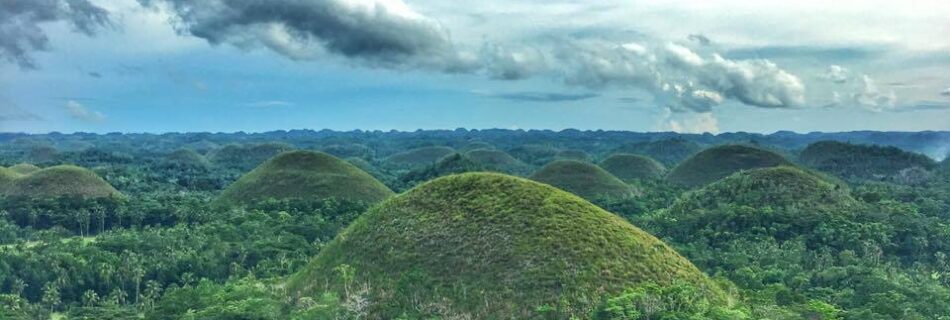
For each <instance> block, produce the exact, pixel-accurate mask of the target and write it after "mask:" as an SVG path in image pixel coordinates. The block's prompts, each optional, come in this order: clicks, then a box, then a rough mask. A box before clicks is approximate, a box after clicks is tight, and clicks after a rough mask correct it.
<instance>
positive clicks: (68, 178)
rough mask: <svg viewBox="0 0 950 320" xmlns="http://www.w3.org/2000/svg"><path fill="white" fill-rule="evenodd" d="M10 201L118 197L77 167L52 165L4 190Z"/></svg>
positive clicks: (106, 183) (118, 194) (113, 190)
mask: <svg viewBox="0 0 950 320" xmlns="http://www.w3.org/2000/svg"><path fill="white" fill-rule="evenodd" d="M5 194H6V196H8V197H11V198H36V199H41V198H42V199H46V198H58V197H82V198H108V197H114V196H120V195H121V194H120V193H119V191H117V190H115V188H113V187H112V186H111V185H109V183H108V182H106V181H105V180H103V179H102V178H100V177H99V176H98V175H97V174H96V173H95V172H92V171H90V170H88V169H85V168H80V167H76V166H68V165H62V166H55V167H49V168H45V169H42V170H40V171H37V172H34V173H31V174H28V175H25V176H22V177H20V178H18V179H16V180H14V181H13V184H12V185H11V186H10V187H9V188H7V190H6V192H5Z"/></svg>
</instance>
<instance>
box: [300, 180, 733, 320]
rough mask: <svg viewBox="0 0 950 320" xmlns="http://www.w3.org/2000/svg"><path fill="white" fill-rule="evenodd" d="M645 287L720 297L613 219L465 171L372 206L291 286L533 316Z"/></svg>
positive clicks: (460, 314) (445, 315) (467, 315)
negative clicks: (677, 286) (683, 288)
mask: <svg viewBox="0 0 950 320" xmlns="http://www.w3.org/2000/svg"><path fill="white" fill-rule="evenodd" d="M644 283H655V284H659V285H669V284H673V283H689V284H692V285H694V286H696V287H698V288H701V289H700V290H702V291H703V292H705V297H707V298H709V299H712V300H713V301H719V299H721V298H722V294H721V291H719V290H718V289H717V288H716V285H714V284H713V283H712V282H711V281H710V280H709V279H708V278H707V277H706V276H705V275H704V274H703V273H702V272H700V271H699V270H697V269H696V268H695V267H694V266H693V265H692V264H691V263H690V262H689V261H687V260H686V259H684V258H683V257H682V256H680V255H679V254H677V253H676V252H675V251H674V250H673V249H671V248H670V247H668V246H667V245H666V244H664V243H663V242H662V241H660V240H658V239H656V238H655V237H653V236H652V235H650V234H648V233H646V232H644V231H642V230H640V229H639V228H637V227H634V226H633V225H631V224H629V223H628V222H626V221H625V220H623V219H622V218H620V217H618V216H616V215H614V214H611V213H609V212H606V211H604V210H603V209H600V208H598V207H597V206H595V205H593V204H591V203H589V202H587V201H584V200H582V199H580V198H578V197H576V196H573V195H571V194H568V193H566V192H563V191H560V190H558V189H555V188H552V187H550V186H547V185H543V184H539V183H536V182H532V181H529V180H525V179H521V178H515V177H511V176H505V175H500V174H490V173H469V174H462V175H453V176H449V177H443V178H440V179H437V180H434V181H431V182H428V183H426V184H423V185H421V186H419V187H416V188H415V189H413V190H410V191H409V192H407V193H404V194H402V195H399V196H397V197H395V198H392V199H390V200H388V201H386V202H384V203H382V204H380V205H379V206H377V207H375V208H373V209H371V210H370V211H369V212H367V213H365V214H364V215H363V216H361V217H360V218H359V219H358V220H357V221H356V222H354V223H353V224H352V225H351V226H350V227H349V228H347V229H346V230H344V231H343V232H342V233H341V234H340V235H338V236H337V238H336V239H335V240H334V241H333V242H331V243H330V244H329V245H328V246H327V247H326V248H324V249H323V251H321V253H320V254H319V256H317V257H316V258H315V259H314V260H313V261H312V262H311V264H310V265H309V266H308V267H306V268H305V269H304V270H303V271H301V272H299V273H298V274H296V275H295V276H293V277H292V278H291V279H290V281H289V283H288V286H287V288H288V289H289V291H290V292H291V293H292V295H293V296H295V297H303V296H312V295H314V294H319V293H321V292H326V291H328V290H329V291H334V292H338V293H340V294H343V295H346V293H353V292H358V291H359V292H360V293H361V294H362V295H363V299H365V300H362V301H364V302H365V303H366V305H365V307H366V308H365V310H366V311H367V313H368V314H367V318H369V319H394V318H397V317H399V316H403V315H407V316H410V317H419V318H442V319H535V318H540V317H541V315H539V312H541V310H542V308H541V307H542V306H548V307H550V309H553V310H558V317H563V318H568V317H569V316H570V315H575V316H578V317H586V316H587V315H588V312H589V311H590V310H591V309H594V308H595V307H596V306H597V304H598V303H599V302H600V298H601V297H602V296H603V295H605V294H615V293H618V292H620V291H622V290H624V289H625V288H629V287H632V286H636V285H640V284H644ZM361 290H362V291H361Z"/></svg>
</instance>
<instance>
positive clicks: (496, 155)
mask: <svg viewBox="0 0 950 320" xmlns="http://www.w3.org/2000/svg"><path fill="white" fill-rule="evenodd" d="M465 156H466V157H468V158H469V159H472V161H474V162H475V163H477V164H479V165H481V166H482V167H484V168H485V169H487V170H491V171H496V172H501V173H506V174H511V175H518V176H522V175H527V174H529V173H530V171H531V166H529V165H527V164H525V163H524V162H521V160H518V159H515V157H512V156H511V155H509V154H508V153H506V152H504V151H501V150H493V149H475V150H471V151H469V152H466V153H465Z"/></svg>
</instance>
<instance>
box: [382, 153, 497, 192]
mask: <svg viewBox="0 0 950 320" xmlns="http://www.w3.org/2000/svg"><path fill="white" fill-rule="evenodd" d="M484 170H485V167H484V166H482V165H480V164H478V163H476V162H475V161H472V159H469V158H468V157H467V156H464V155H462V154H458V153H453V154H450V155H447V156H445V157H443V158H442V159H439V161H438V162H436V163H435V164H432V165H429V166H426V167H424V168H419V169H415V170H412V171H409V172H407V173H406V174H404V175H402V176H401V177H400V178H399V181H400V182H401V186H400V188H399V190H405V189H408V188H411V187H414V186H416V185H417V184H419V183H422V182H426V181H429V180H432V179H435V178H438V177H442V176H447V175H451V174H458V173H465V172H473V171H484Z"/></svg>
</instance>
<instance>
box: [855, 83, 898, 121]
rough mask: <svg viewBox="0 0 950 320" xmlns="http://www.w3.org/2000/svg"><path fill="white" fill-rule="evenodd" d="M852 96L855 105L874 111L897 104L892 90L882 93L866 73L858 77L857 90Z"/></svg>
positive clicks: (891, 107)
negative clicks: (858, 84)
mask: <svg viewBox="0 0 950 320" xmlns="http://www.w3.org/2000/svg"><path fill="white" fill-rule="evenodd" d="M852 98H853V99H854V104H855V105H857V106H860V107H863V108H865V109H868V110H871V111H875V112H877V111H885V110H889V109H893V108H894V107H895V106H896V104H897V97H896V96H895V94H894V92H893V91H890V92H887V93H882V92H881V91H880V90H879V89H878V88H877V85H876V84H875V83H874V79H871V77H870V76H868V75H864V76H862V77H861V78H860V87H859V90H858V91H857V92H855V93H854V94H853V95H852Z"/></svg>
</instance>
